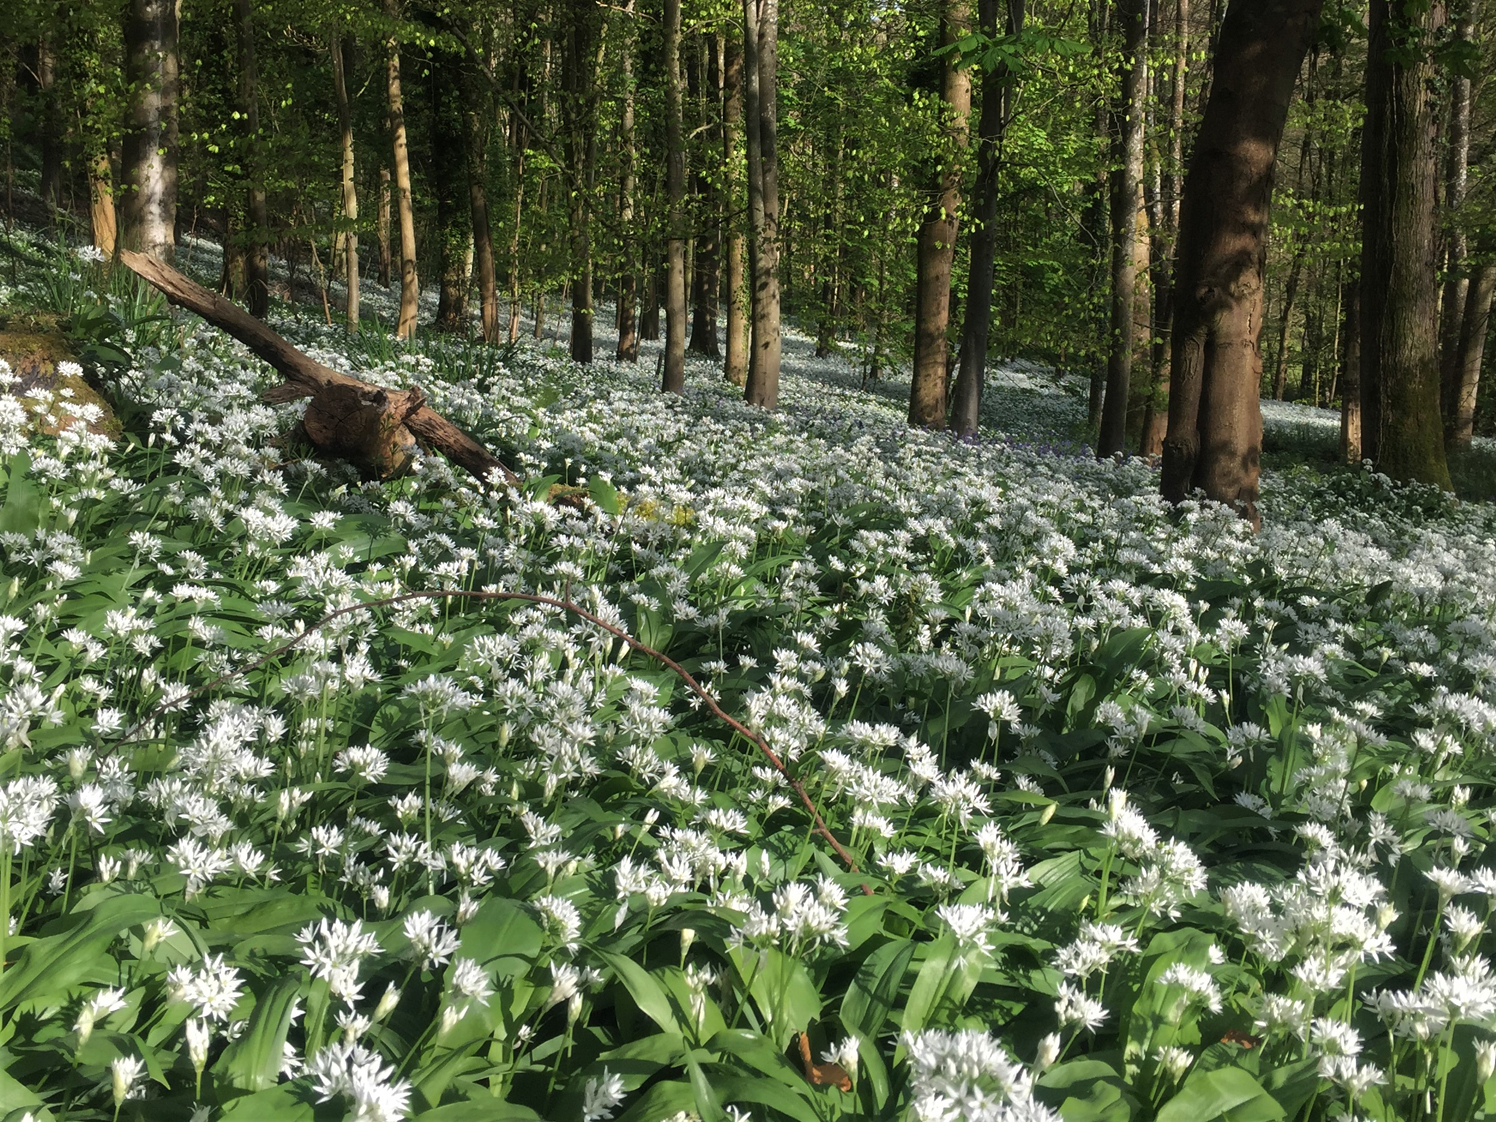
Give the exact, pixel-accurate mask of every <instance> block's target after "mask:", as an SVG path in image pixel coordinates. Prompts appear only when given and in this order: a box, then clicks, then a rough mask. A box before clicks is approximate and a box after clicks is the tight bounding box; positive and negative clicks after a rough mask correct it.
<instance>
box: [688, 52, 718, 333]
mask: <svg viewBox="0 0 1496 1122" xmlns="http://www.w3.org/2000/svg"><path fill="white" fill-rule="evenodd" d="M702 38H703V47H702V56H703V57H702V59H701V67H700V70H701V81H700V85H701V89H700V105H701V116H702V120H701V131H702V133H703V135H704V137H705V140H706V151H708V152H711V151H715V150H717V149H719V148H720V147H721V144H722V121H721V118H720V116H719V115H718V114H719V110H718V106H719V105H720V104H721V95H720V93H719V90H718V87H719V86H720V85H721V76H720V74H719V72H718V70H719V68H718V63H717V42H718V40H717V37H716V36H715V35H708V36H703V37H702ZM693 179H694V182H695V188H696V197H697V199H699V200H700V204H699V205H700V213H701V214H702V216H703V219H704V220H703V222H702V224H701V226H700V232H699V233H698V234H697V235H696V256H695V262H694V268H693V269H692V270H691V342H690V350H691V351H692V353H693V354H699V355H706V356H707V357H708V358H718V357H719V356H720V355H721V354H722V350H721V348H720V347H719V346H718V345H717V300H718V297H719V296H720V295H721V290H722V262H721V249H722V209H723V208H722V192H721V190H720V188H719V187H718V179H717V175H716V173H715V172H714V171H709V170H708V168H707V166H706V161H705V160H703V161H701V166H700V167H698V168H697V169H696V170H695V172H694V175H693Z"/></svg>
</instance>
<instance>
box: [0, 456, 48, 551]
mask: <svg viewBox="0 0 1496 1122" xmlns="http://www.w3.org/2000/svg"><path fill="white" fill-rule="evenodd" d="M30 469H31V455H30V454H29V453H27V452H25V451H21V452H17V453H16V454H15V455H14V456H12V457H11V461H10V472H9V474H10V482H9V484H8V485H7V486H6V488H5V504H4V505H3V506H0V533H12V534H25V535H26V536H27V537H30V536H31V534H32V533H33V532H34V531H35V530H36V528H37V527H38V526H40V525H41V521H42V489H41V488H40V487H38V486H37V485H36V483H35V482H33V481H32V480H30V479H28V478H27V477H26V473H27V472H28V471H29V470H30Z"/></svg>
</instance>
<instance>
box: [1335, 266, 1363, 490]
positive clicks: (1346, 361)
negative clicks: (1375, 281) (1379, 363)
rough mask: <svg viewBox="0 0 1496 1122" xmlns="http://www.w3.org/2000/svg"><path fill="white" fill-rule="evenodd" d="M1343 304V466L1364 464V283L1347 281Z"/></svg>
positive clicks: (1341, 394)
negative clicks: (1362, 422) (1362, 436)
mask: <svg viewBox="0 0 1496 1122" xmlns="http://www.w3.org/2000/svg"><path fill="white" fill-rule="evenodd" d="M1342 291H1343V296H1342V298H1341V303H1342V304H1343V305H1344V306H1345V323H1344V326H1343V328H1342V330H1343V332H1344V335H1345V342H1344V344H1343V345H1342V347H1341V354H1342V355H1343V356H1344V357H1343V359H1342V366H1341V375H1340V459H1341V461H1342V462H1343V463H1347V464H1359V463H1360V462H1361V282H1360V281H1359V280H1355V279H1352V280H1348V281H1346V282H1345V285H1344V288H1343V290H1342Z"/></svg>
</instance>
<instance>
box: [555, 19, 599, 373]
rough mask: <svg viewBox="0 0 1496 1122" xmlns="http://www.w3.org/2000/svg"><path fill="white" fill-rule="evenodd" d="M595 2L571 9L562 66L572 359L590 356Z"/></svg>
mask: <svg viewBox="0 0 1496 1122" xmlns="http://www.w3.org/2000/svg"><path fill="white" fill-rule="evenodd" d="M596 10H597V7H596V5H595V4H594V3H592V2H591V0H578V2H576V3H573V4H572V6H571V8H570V9H569V13H568V14H569V19H568V24H569V26H568V27H567V28H566V29H565V30H564V31H563V33H562V34H563V35H564V36H565V49H564V50H563V52H562V57H561V68H562V75H563V79H564V82H563V84H564V86H565V88H566V100H565V102H564V103H563V119H564V121H565V123H566V143H565V148H566V162H567V171H568V173H569V176H570V179H571V183H570V192H571V209H570V215H569V220H568V226H569V231H570V238H571V345H570V353H571V358H572V361H574V362H582V363H588V362H591V361H592V327H593V322H592V321H593V308H592V211H591V205H590V200H589V199H588V190H587V188H588V185H589V183H590V181H591V177H592V169H593V166H594V164H595V160H594V158H593V157H594V152H595V151H596V145H597V135H596V134H597V130H596V128H594V123H595V116H596V114H595V113H594V112H593V107H594V104H595V99H596V86H597V75H596V66H595V65H594V52H595V51H596V50H597V38H598V36H597V28H596V23H595V21H596V15H595V13H596Z"/></svg>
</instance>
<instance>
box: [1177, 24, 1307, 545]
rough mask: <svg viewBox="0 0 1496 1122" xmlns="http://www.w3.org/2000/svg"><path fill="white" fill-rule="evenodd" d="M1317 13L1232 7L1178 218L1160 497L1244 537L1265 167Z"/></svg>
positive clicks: (1255, 416) (1250, 515) (1254, 467)
mask: <svg viewBox="0 0 1496 1122" xmlns="http://www.w3.org/2000/svg"><path fill="white" fill-rule="evenodd" d="M1321 2H1322V0H1231V3H1230V6H1229V7H1228V8H1227V9H1226V17H1225V20H1224V22H1223V23H1222V26H1221V31H1220V38H1219V41H1218V46H1217V48H1216V54H1215V68H1214V76H1213V79H1212V83H1211V94H1210V100H1209V102H1208V103H1207V104H1206V107H1205V114H1204V118H1203V119H1202V121H1201V123H1200V132H1199V136H1198V137H1197V138H1196V140H1195V146H1194V151H1193V153H1192V154H1191V156H1190V163H1189V172H1188V177H1187V179H1186V181H1185V186H1184V199H1183V204H1182V206H1181V209H1180V220H1179V250H1178V265H1177V271H1176V274H1175V293H1176V300H1177V302H1176V305H1175V322H1174V337H1173V347H1174V358H1173V364H1172V366H1173V385H1172V387H1171V391H1170V395H1169V434H1168V436H1167V438H1165V440H1164V460H1163V474H1162V480H1161V483H1162V491H1163V495H1164V497H1165V498H1166V499H1168V500H1169V501H1171V502H1174V503H1179V502H1182V501H1184V499H1185V498H1187V497H1188V496H1189V494H1190V492H1191V491H1193V490H1194V489H1195V488H1197V487H1198V488H1200V489H1202V490H1204V492H1205V494H1206V496H1207V497H1209V498H1212V499H1215V500H1217V501H1219V502H1224V503H1227V504H1228V505H1230V506H1231V507H1232V508H1233V509H1234V510H1236V511H1237V513H1238V514H1240V515H1241V516H1242V517H1243V518H1246V519H1248V520H1249V521H1250V522H1251V523H1252V524H1253V525H1254V526H1256V525H1259V524H1260V521H1261V519H1260V516H1259V515H1258V513H1257V497H1258V475H1259V472H1260V468H1261V458H1262V411H1261V408H1260V406H1259V402H1258V395H1259V393H1260V390H1261V384H1262V382H1261V379H1262V352H1261V350H1260V348H1259V336H1260V333H1261V330H1262V273H1263V266H1264V262H1265V258H1266V253H1267V231H1268V210H1269V207H1270V204H1271V202H1272V188H1273V165H1274V163H1275V162H1276V160H1277V154H1278V145H1279V143H1280V142H1281V141H1282V139H1283V126H1284V123H1285V122H1286V120H1287V118H1288V105H1289V101H1290V99H1291V98H1292V96H1293V86H1294V81H1295V79H1296V78H1297V77H1298V73H1299V67H1300V66H1301V65H1302V63H1303V61H1304V55H1305V52H1306V51H1307V50H1308V49H1309V40H1310V38H1311V37H1312V36H1313V34H1314V31H1315V29H1316V28H1317V27H1318V26H1319V13H1320V7H1321Z"/></svg>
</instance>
